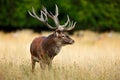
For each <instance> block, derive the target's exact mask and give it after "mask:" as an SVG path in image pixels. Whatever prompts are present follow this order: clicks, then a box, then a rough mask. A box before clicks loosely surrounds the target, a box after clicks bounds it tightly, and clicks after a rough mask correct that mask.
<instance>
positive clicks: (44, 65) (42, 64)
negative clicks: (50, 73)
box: [40, 61, 46, 70]
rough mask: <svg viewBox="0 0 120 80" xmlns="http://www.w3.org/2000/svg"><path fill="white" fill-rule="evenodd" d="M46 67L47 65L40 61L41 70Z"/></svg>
mask: <svg viewBox="0 0 120 80" xmlns="http://www.w3.org/2000/svg"><path fill="white" fill-rule="evenodd" d="M45 67H46V64H45V63H44V62H43V61H40V68H41V69H43V70H44V69H45Z"/></svg>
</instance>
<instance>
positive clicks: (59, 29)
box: [28, 5, 76, 71]
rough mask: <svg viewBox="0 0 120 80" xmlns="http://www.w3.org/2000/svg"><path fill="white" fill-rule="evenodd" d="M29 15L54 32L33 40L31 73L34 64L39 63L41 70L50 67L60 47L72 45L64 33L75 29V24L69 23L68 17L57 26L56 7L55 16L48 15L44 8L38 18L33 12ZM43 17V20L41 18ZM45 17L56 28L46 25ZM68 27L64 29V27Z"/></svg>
mask: <svg viewBox="0 0 120 80" xmlns="http://www.w3.org/2000/svg"><path fill="white" fill-rule="evenodd" d="M28 12H29V11H28ZM29 14H30V15H31V16H32V17H34V18H36V19H38V20H40V21H41V22H43V23H44V24H46V25H47V26H48V27H49V28H51V29H54V30H55V31H54V32H53V33H52V34H50V35H49V36H48V37H38V38H35V39H34V40H33V42H32V43H31V46H30V52H31V61H32V71H34V68H35V63H36V62H39V63H40V66H41V68H42V69H44V68H45V66H46V64H47V65H48V66H49V67H51V64H52V60H53V58H54V57H55V56H56V55H57V54H58V53H59V52H60V50H61V48H62V46H65V45H68V44H73V43H74V40H72V39H71V38H70V37H69V36H68V35H67V34H66V33H65V31H69V30H72V29H73V28H74V27H75V24H76V23H74V24H73V22H72V23H70V20H69V17H68V16H67V18H68V20H67V22H66V23H65V24H64V25H60V24H59V19H58V7H57V5H56V14H55V15H53V14H52V13H50V14H49V13H48V12H47V10H46V8H43V10H41V17H38V16H37V15H36V13H35V12H34V8H33V14H32V13H31V12H29ZM43 15H44V16H45V18H44V17H43ZM47 16H48V17H50V18H51V19H53V20H54V22H55V24H56V27H52V26H51V25H49V24H48V23H47V21H48V19H47ZM68 24H69V25H68ZM67 25H68V26H69V27H68V28H65V26H67Z"/></svg>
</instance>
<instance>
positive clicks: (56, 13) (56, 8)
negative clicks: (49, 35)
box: [55, 5, 59, 17]
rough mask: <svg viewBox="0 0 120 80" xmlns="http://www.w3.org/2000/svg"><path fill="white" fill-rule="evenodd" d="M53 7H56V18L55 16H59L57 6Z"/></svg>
mask: <svg viewBox="0 0 120 80" xmlns="http://www.w3.org/2000/svg"><path fill="white" fill-rule="evenodd" d="M55 7H56V11H55V13H56V14H55V16H56V17H57V16H58V15H59V14H58V13H59V11H58V6H57V5H55Z"/></svg>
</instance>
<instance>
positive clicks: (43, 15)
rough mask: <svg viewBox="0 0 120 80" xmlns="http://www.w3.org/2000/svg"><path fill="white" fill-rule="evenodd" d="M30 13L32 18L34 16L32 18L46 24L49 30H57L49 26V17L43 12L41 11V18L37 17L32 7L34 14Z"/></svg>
mask: <svg viewBox="0 0 120 80" xmlns="http://www.w3.org/2000/svg"><path fill="white" fill-rule="evenodd" d="M28 13H29V14H30V16H32V17H34V18H36V19H38V20H39V21H41V22H43V23H44V24H46V25H47V26H48V27H49V28H51V29H56V27H52V26H51V25H49V24H48V18H47V15H46V14H45V13H44V12H43V11H42V10H41V15H40V17H38V16H37V14H36V13H35V10H34V8H33V7H32V13H31V12H30V11H28ZM44 17H45V18H44Z"/></svg>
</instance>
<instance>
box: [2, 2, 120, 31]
mask: <svg viewBox="0 0 120 80" xmlns="http://www.w3.org/2000/svg"><path fill="white" fill-rule="evenodd" d="M55 4H57V5H58V7H59V14H60V15H59V19H60V21H61V24H62V23H64V22H65V21H66V19H67V17H66V15H67V14H68V15H69V16H70V19H71V20H73V21H76V22H77V25H76V27H75V29H74V30H73V31H76V30H81V29H82V30H85V29H89V30H94V31H100V32H103V31H110V30H114V31H118V32H120V0H0V29H2V30H5V31H10V30H16V29H26V28H27V29H34V30H38V31H41V30H49V29H48V28H47V27H46V26H45V25H44V24H43V23H41V22H39V21H38V20H36V19H34V18H32V17H31V16H30V15H29V14H28V13H27V10H30V11H31V8H32V6H33V7H34V9H35V10H36V12H37V14H39V13H40V10H41V8H42V6H43V5H44V6H45V7H46V8H47V9H48V10H49V11H52V12H54V10H55ZM52 23H53V22H50V23H49V24H52Z"/></svg>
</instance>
